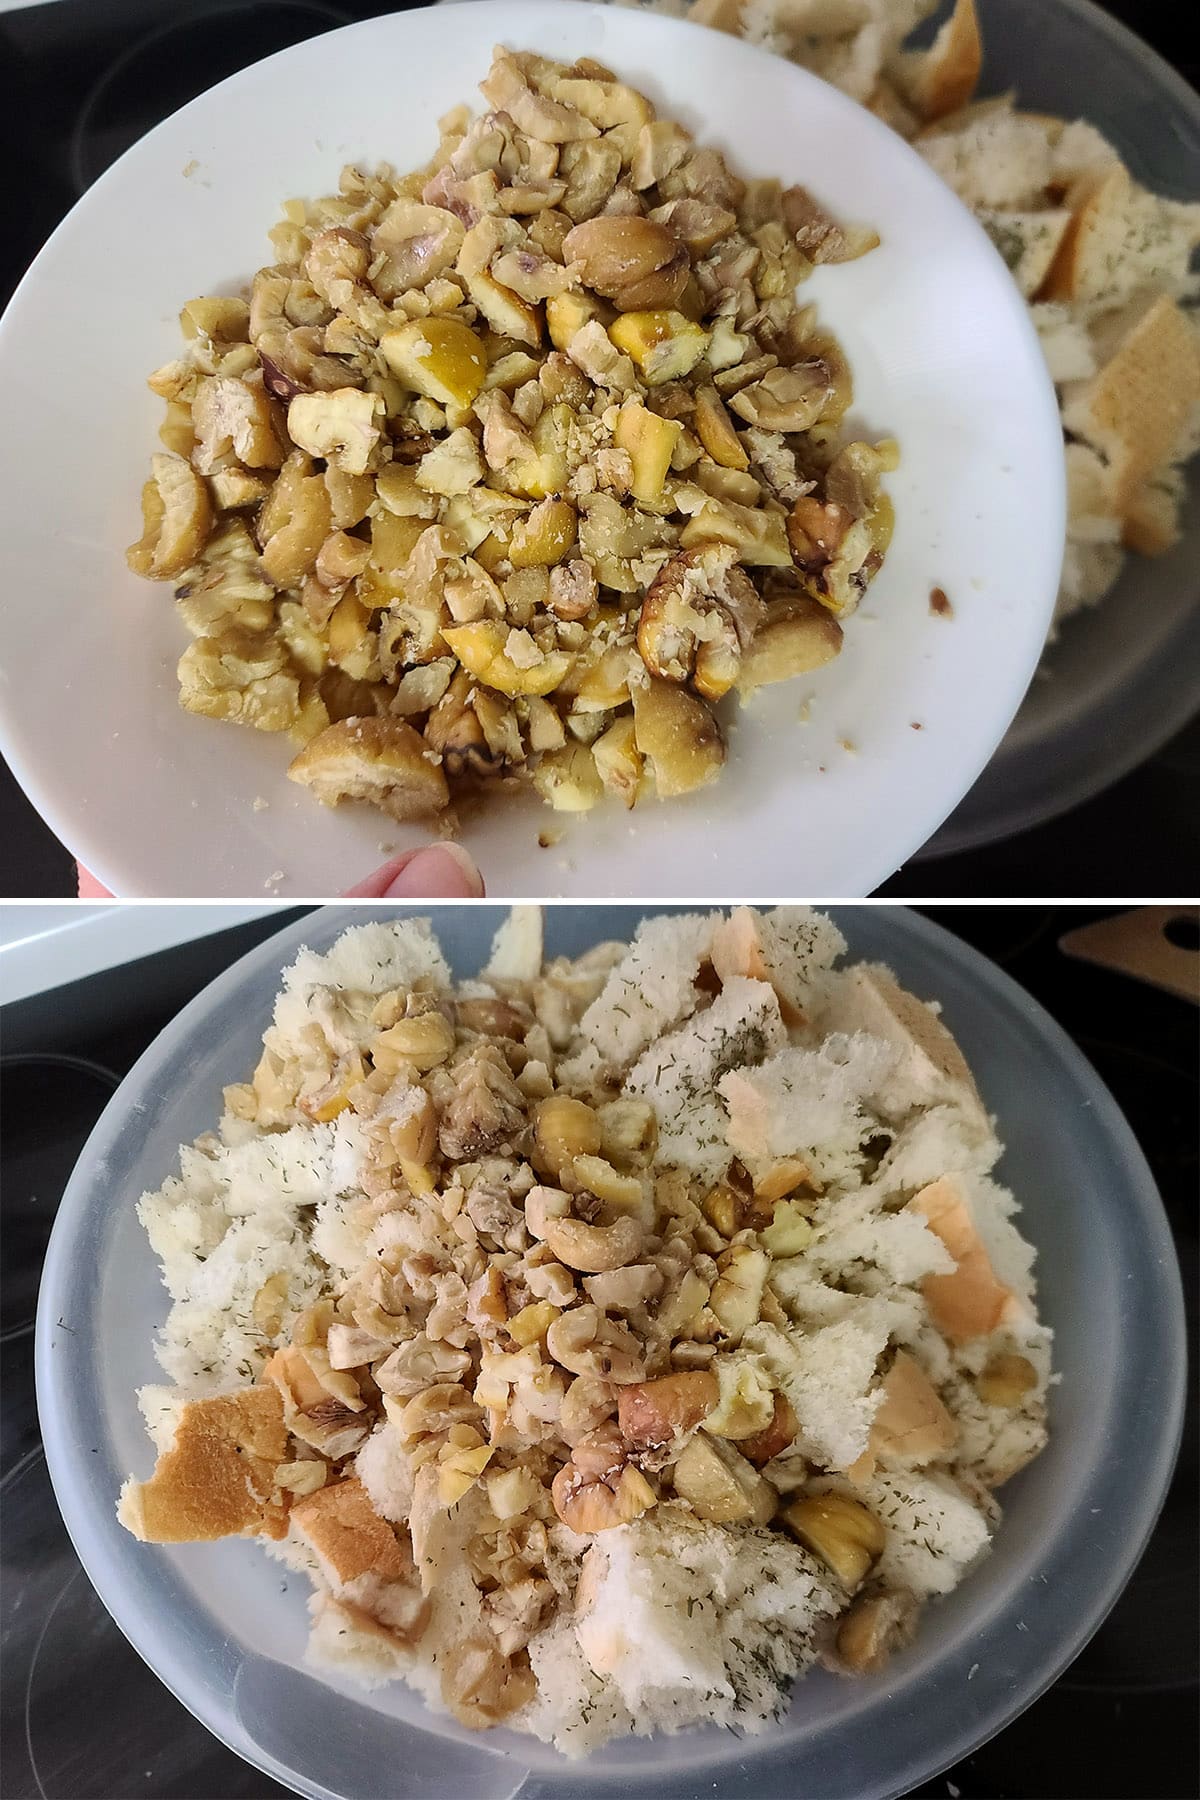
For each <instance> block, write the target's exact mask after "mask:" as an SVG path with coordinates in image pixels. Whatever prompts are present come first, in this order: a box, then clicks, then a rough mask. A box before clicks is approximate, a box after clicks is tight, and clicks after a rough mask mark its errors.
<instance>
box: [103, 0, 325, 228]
mask: <svg viewBox="0 0 1200 1800" xmlns="http://www.w3.org/2000/svg"><path fill="white" fill-rule="evenodd" d="M352 17H353V15H352V14H351V13H348V12H343V11H342V10H341V9H340V8H338V7H336V6H330V5H326V4H324V0H260V4H258V5H256V6H252V7H251V6H228V7H222V8H221V9H220V11H217V12H209V13H205V14H204V15H203V16H202V17H200V18H194V19H186V20H183V21H180V22H178V23H175V22H173V23H171V24H169V25H164V26H162V27H161V28H160V29H159V30H157V31H151V32H148V33H147V34H146V36H145V37H142V38H139V39H138V40H137V42H136V43H135V44H133V45H131V46H130V48H129V49H128V50H126V51H125V52H124V54H123V55H122V56H119V57H118V58H117V60H116V61H115V62H113V63H110V65H109V66H108V68H107V69H106V70H105V71H104V74H103V75H102V76H101V77H100V79H99V81H98V82H97V83H96V85H95V86H94V87H93V88H92V90H91V92H90V94H89V95H88V97H87V99H86V100H85V101H84V103H83V107H82V110H81V111H80V114H79V117H78V119H77V120H76V124H75V129H74V132H73V133H72V136H71V158H70V167H71V178H72V180H73V181H74V183H75V191H76V193H79V194H82V193H83V191H84V189H85V188H89V187H91V185H92V183H93V181H95V179H96V177H97V176H98V175H102V174H103V173H104V171H105V169H107V168H108V166H109V164H110V163H113V162H115V161H116V159H117V157H118V156H120V155H121V154H122V152H123V151H125V150H128V148H129V146H130V145H131V144H136V143H137V141H138V139H139V138H141V137H144V136H145V134H146V133H147V132H148V131H149V130H150V128H151V126H153V125H157V124H158V123H159V121H160V120H161V119H165V118H167V117H168V116H169V114H171V113H173V112H177V111H178V110H179V108H180V107H181V106H184V105H186V104H187V102H188V101H189V100H194V99H195V98H196V95H197V94H202V93H205V92H206V91H207V90H208V89H209V88H210V87H215V86H216V84H217V82H219V81H224V80H225V78H226V77H227V76H229V75H235V74H237V72H238V70H239V69H245V68H248V67H249V65H250V64H251V63H256V62H260V61H261V60H262V59H263V57H265V56H272V55H274V53H275V51H277V50H286V49H287V48H288V47H289V45H291V44H299V43H301V42H303V40H304V39H305V38H310V37H316V36H317V35H318V34H319V33H320V32H323V31H328V30H330V29H332V28H333V27H334V26H336V25H347V24H349V22H350V20H351V18H352Z"/></svg>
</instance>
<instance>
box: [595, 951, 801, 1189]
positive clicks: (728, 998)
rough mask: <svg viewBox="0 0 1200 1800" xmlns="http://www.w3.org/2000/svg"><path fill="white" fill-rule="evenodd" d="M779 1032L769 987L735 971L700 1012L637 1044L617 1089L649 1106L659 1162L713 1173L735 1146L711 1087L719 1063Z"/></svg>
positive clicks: (762, 1048)
mask: <svg viewBox="0 0 1200 1800" xmlns="http://www.w3.org/2000/svg"><path fill="white" fill-rule="evenodd" d="M786 1037H787V1033H786V1031H785V1029H784V1024H783V1020H782V1018H781V1016H780V1012H779V1002H778V1000H776V998H775V993H774V990H773V989H772V988H770V987H768V986H767V985H766V984H765V983H764V982H761V981H747V980H745V979H744V978H743V977H741V976H735V977H734V978H733V979H732V980H730V981H728V982H726V984H725V986H724V987H723V988H722V989H721V992H720V993H719V994H718V996H717V998H716V999H715V1000H714V1001H713V1004H712V1005H711V1006H710V1007H709V1009H708V1011H707V1012H704V1013H701V1014H700V1015H699V1016H698V1017H697V1018H696V1019H695V1020H693V1021H692V1022H690V1023H689V1024H687V1025H684V1026H681V1027H680V1029H679V1030H677V1031H673V1032H671V1033H669V1034H668V1035H667V1036H665V1037H662V1038H659V1040H658V1041H657V1043H654V1044H652V1045H651V1046H650V1048H649V1049H648V1050H646V1051H644V1052H643V1054H642V1056H641V1057H640V1058H639V1059H638V1061H637V1062H636V1063H635V1064H634V1066H633V1068H632V1069H631V1070H630V1071H629V1074H628V1076H627V1077H626V1080H625V1086H624V1090H623V1091H624V1093H625V1094H626V1096H627V1097H629V1098H631V1099H638V1100H647V1101H649V1103H650V1105H651V1106H652V1107H653V1108H654V1112H655V1115H656V1117H657V1119H658V1142H659V1151H660V1157H661V1160H662V1161H663V1162H664V1163H671V1164H674V1165H675V1166H676V1167H678V1168H681V1169H688V1170H690V1171H691V1172H692V1173H693V1174H695V1175H700V1176H705V1177H707V1178H709V1179H711V1180H713V1181H716V1180H718V1179H719V1178H720V1176H721V1175H722V1174H723V1173H724V1171H725V1169H726V1168H728V1166H729V1161H730V1158H731V1156H732V1155H733V1153H734V1150H735V1148H736V1146H735V1145H733V1144H732V1143H731V1142H729V1141H728V1140H727V1132H726V1115H725V1111H724V1109H723V1107H722V1105H721V1102H720V1101H719V1100H718V1099H717V1098H716V1097H715V1093H714V1089H717V1088H720V1089H721V1091H722V1092H723V1091H724V1088H723V1082H724V1080H725V1079H727V1078H728V1077H726V1071H727V1070H731V1069H733V1070H736V1069H740V1068H741V1066H742V1065H743V1064H745V1063H748V1062H752V1061H757V1059H759V1058H760V1057H763V1056H769V1055H770V1053H771V1051H772V1050H774V1049H776V1048H778V1047H780V1046H782V1045H783V1044H784V1043H785V1042H786Z"/></svg>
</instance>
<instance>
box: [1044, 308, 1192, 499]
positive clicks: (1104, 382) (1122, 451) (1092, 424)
mask: <svg viewBox="0 0 1200 1800" xmlns="http://www.w3.org/2000/svg"><path fill="white" fill-rule="evenodd" d="M1197 405H1200V360H1198V359H1197V355H1196V343H1195V337H1194V335H1193V332H1192V329H1191V326H1190V325H1189V323H1188V321H1187V318H1186V317H1185V315H1184V313H1183V312H1182V310H1181V309H1180V307H1179V306H1177V305H1176V303H1175V301H1174V300H1172V299H1170V298H1169V297H1168V296H1167V295H1166V294H1159V295H1157V296H1154V297H1151V298H1150V300H1149V302H1148V303H1143V305H1142V307H1141V309H1140V311H1135V312H1134V313H1133V314H1132V316H1131V319H1130V322H1129V323H1128V324H1126V325H1125V328H1124V329H1123V331H1122V332H1121V333H1120V335H1119V336H1118V338H1117V341H1116V345H1115V348H1114V349H1113V351H1112V353H1111V355H1110V356H1109V358H1108V360H1107V362H1105V363H1104V364H1103V365H1102V367H1101V368H1100V369H1099V370H1098V371H1097V373H1096V374H1095V375H1094V376H1093V377H1092V378H1091V380H1090V381H1088V382H1086V383H1085V384H1084V385H1083V387H1082V390H1081V391H1080V392H1078V393H1076V394H1073V395H1071V396H1070V397H1069V398H1068V400H1067V404H1066V406H1065V407H1064V413H1063V416H1064V419H1065V421H1066V424H1067V426H1068V428H1069V429H1070V430H1072V431H1074V432H1075V433H1076V434H1077V435H1078V436H1079V437H1082V438H1084V439H1086V440H1087V441H1088V442H1089V443H1092V444H1095V446H1096V448H1097V449H1098V450H1100V451H1102V452H1103V454H1104V455H1105V456H1106V457H1107V459H1108V463H1109V468H1110V472H1111V475H1110V479H1111V484H1112V493H1113V501H1114V510H1115V512H1116V514H1117V516H1118V517H1120V518H1122V519H1123V518H1124V517H1125V516H1126V514H1127V513H1128V512H1129V510H1130V508H1131V507H1132V506H1133V504H1134V501H1135V498H1136V497H1137V496H1138V494H1139V492H1140V490H1141V489H1142V487H1143V486H1144V484H1145V482H1146V481H1147V479H1148V478H1149V477H1150V476H1152V475H1153V474H1154V472H1155V471H1156V470H1157V469H1159V468H1160V467H1161V465H1162V464H1164V463H1169V462H1170V461H1171V460H1172V458H1173V457H1174V456H1175V455H1177V454H1178V447H1179V443H1180V440H1181V438H1182V436H1183V433H1184V431H1185V428H1186V426H1187V425H1188V423H1189V421H1190V419H1191V416H1192V413H1193V411H1194V409H1195V408H1196V406H1197ZM1139 516H1140V514H1139ZM1135 529H1136V528H1135Z"/></svg>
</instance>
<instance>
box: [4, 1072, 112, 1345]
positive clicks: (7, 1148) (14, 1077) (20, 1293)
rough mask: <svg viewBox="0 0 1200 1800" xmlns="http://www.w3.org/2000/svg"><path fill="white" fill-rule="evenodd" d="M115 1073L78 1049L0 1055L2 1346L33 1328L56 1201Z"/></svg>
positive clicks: (57, 1201) (100, 1109)
mask: <svg viewBox="0 0 1200 1800" xmlns="http://www.w3.org/2000/svg"><path fill="white" fill-rule="evenodd" d="M119 1079H120V1078H119V1076H117V1075H114V1074H113V1072H112V1070H111V1069H106V1068H103V1067H102V1066H101V1064H100V1063H94V1062H88V1061H86V1060H85V1059H84V1058H83V1057H80V1056H50V1055H42V1056H6V1057H0V1116H2V1117H3V1120H4V1135H3V1163H2V1165H0V1166H2V1168H3V1182H2V1184H0V1192H2V1199H0V1220H2V1221H3V1229H4V1256H3V1259H2V1260H0V1343H3V1344H4V1345H5V1346H6V1348H7V1346H8V1344H9V1343H10V1341H11V1340H12V1339H13V1338H14V1337H17V1336H19V1335H20V1334H21V1333H23V1332H29V1331H32V1330H33V1321H34V1315H35V1313H36V1311H37V1291H38V1281H39V1279H40V1277H41V1272H42V1258H43V1256H44V1255H45V1253H46V1245H47V1243H48V1242H49V1241H50V1227H51V1226H52V1225H53V1223H54V1215H55V1213H56V1212H57V1211H58V1203H59V1201H60V1200H61V1199H62V1195H63V1189H64V1188H65V1187H66V1185H67V1179H68V1177H69V1176H70V1173H71V1170H72V1169H73V1168H74V1167H75V1163H76V1161H77V1159H78V1157H79V1152H80V1151H81V1150H82V1149H83V1146H84V1144H85V1143H86V1141H87V1139H88V1137H89V1135H90V1134H91V1129H92V1126H93V1125H94V1124H95V1123H96V1120H97V1119H98V1118H99V1117H100V1114H101V1113H102V1112H103V1111H104V1108H105V1106H106V1105H107V1104H108V1100H109V1096H110V1095H111V1094H112V1093H113V1092H114V1090H115V1089H116V1086H117V1083H118V1080H119ZM48 1125H49V1126H50V1129H49V1130H47V1126H48Z"/></svg>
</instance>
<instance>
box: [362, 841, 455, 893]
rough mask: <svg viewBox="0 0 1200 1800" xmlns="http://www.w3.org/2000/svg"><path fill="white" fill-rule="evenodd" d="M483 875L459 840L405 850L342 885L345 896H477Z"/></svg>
mask: <svg viewBox="0 0 1200 1800" xmlns="http://www.w3.org/2000/svg"><path fill="white" fill-rule="evenodd" d="M483 891H484V889H483V876H482V875H481V874H480V873H479V870H478V869H477V868H476V866H475V863H474V861H473V860H472V859H471V857H470V856H468V854H467V852H466V851H465V850H464V849H463V848H462V846H461V845H460V844H428V845H426V847H425V848H424V849H422V850H407V851H405V853H404V854H403V855H402V856H393V857H392V859H391V861H390V862H386V863H384V865H383V867H382V868H381V869H376V871H375V873H374V874H373V875H368V877H367V879H366V880H365V881H360V882H357V883H356V884H355V886H354V887H351V888H347V889H346V898H347V899H348V900H405V899H410V900H479V899H482V897H483Z"/></svg>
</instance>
